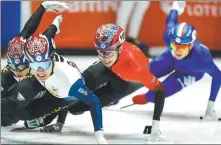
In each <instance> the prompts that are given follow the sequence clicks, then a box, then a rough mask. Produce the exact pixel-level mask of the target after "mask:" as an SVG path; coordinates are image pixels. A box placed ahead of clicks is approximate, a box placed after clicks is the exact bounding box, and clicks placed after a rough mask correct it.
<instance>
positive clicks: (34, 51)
mask: <svg viewBox="0 0 221 145" xmlns="http://www.w3.org/2000/svg"><path fill="white" fill-rule="evenodd" d="M55 49H56V46H55V43H54V40H53V39H52V38H47V37H46V36H45V35H42V34H35V35H33V36H32V37H31V38H30V39H29V40H28V41H27V43H26V45H25V48H24V54H25V57H26V59H27V60H28V61H29V62H43V61H47V60H48V59H49V58H51V57H52V55H53V54H54V53H55Z"/></svg>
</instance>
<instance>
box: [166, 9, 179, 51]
mask: <svg viewBox="0 0 221 145" xmlns="http://www.w3.org/2000/svg"><path fill="white" fill-rule="evenodd" d="M177 23H178V12H177V11H176V10H171V11H170V13H169V15H168V16H167V19H166V28H165V30H164V35H163V40H164V43H165V44H166V45H167V47H169V46H170V38H169V34H170V31H171V29H172V28H173V27H174V26H175V25H176V24H177Z"/></svg>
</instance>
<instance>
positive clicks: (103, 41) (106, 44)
mask: <svg viewBox="0 0 221 145" xmlns="http://www.w3.org/2000/svg"><path fill="white" fill-rule="evenodd" d="M124 41H125V33H124V30H123V29H122V28H121V27H120V26H118V25H115V24H105V25H102V26H100V27H98V29H97V32H96V34H95V36H94V45H95V47H96V48H97V49H100V50H114V49H116V48H117V47H118V46H119V45H121V44H122V43H123V42H124Z"/></svg>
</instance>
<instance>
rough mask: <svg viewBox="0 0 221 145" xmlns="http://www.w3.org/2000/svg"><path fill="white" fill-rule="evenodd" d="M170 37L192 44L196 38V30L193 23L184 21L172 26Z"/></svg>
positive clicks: (176, 40) (176, 41)
mask: <svg viewBox="0 0 221 145" xmlns="http://www.w3.org/2000/svg"><path fill="white" fill-rule="evenodd" d="M169 37H170V41H171V42H174V43H177V44H190V43H192V42H194V41H195V40H196V30H195V28H194V27H193V26H192V25H190V24H187V23H186V22H183V23H180V24H177V25H176V26H175V27H173V28H172V30H171V32H170V34H169Z"/></svg>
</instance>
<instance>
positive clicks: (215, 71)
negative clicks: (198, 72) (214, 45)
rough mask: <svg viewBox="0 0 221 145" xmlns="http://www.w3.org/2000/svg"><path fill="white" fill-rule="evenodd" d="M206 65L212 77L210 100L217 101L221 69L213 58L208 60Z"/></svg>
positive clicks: (220, 83)
mask: <svg viewBox="0 0 221 145" xmlns="http://www.w3.org/2000/svg"><path fill="white" fill-rule="evenodd" d="M205 65H206V67H205V69H206V70H205V71H206V72H207V73H208V74H209V75H210V76H211V77H212V84H211V91H210V98H209V100H210V101H213V102H215V101H216V97H217V94H218V92H219V89H220V86H221V71H220V70H219V68H218V67H217V66H216V64H215V63H214V62H213V61H212V60H208V61H207V62H206V63H205Z"/></svg>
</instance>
